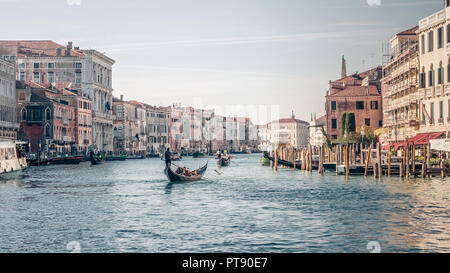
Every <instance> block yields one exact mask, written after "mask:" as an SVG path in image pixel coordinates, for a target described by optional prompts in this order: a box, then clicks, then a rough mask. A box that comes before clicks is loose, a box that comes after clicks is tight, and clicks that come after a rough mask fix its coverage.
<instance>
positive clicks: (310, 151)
mask: <svg viewBox="0 0 450 273" xmlns="http://www.w3.org/2000/svg"><path fill="white" fill-rule="evenodd" d="M308 172H312V147H311V144H310V145H309V146H308Z"/></svg>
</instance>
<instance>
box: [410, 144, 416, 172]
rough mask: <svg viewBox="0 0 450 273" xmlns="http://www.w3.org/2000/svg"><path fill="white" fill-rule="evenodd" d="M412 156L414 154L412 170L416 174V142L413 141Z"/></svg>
mask: <svg viewBox="0 0 450 273" xmlns="http://www.w3.org/2000/svg"><path fill="white" fill-rule="evenodd" d="M411 148H412V151H411V156H412V172H413V174H414V175H415V173H416V144H415V143H414V142H413V143H411Z"/></svg>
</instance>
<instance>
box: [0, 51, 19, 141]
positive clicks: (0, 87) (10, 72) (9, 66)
mask: <svg viewBox="0 0 450 273" xmlns="http://www.w3.org/2000/svg"><path fill="white" fill-rule="evenodd" d="M16 107H17V95H16V80H15V67H14V60H12V61H10V60H9V58H8V60H5V59H4V57H2V56H0V139H13V140H14V139H17V131H18V130H19V123H18V122H17V115H16V112H17V110H16Z"/></svg>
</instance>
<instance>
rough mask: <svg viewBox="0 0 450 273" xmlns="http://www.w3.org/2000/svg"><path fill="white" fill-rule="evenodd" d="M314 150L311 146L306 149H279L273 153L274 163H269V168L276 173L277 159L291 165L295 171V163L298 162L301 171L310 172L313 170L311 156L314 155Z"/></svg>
mask: <svg viewBox="0 0 450 273" xmlns="http://www.w3.org/2000/svg"><path fill="white" fill-rule="evenodd" d="M314 150H315V149H313V148H312V146H308V148H304V149H297V148H293V147H279V148H277V149H275V150H274V151H273V158H274V162H271V167H272V168H273V169H274V170H275V171H278V167H279V162H278V158H279V159H280V160H283V161H288V162H291V163H292V164H293V168H294V169H297V167H298V166H297V163H298V161H299V160H300V161H301V164H300V169H301V170H303V171H309V172H311V171H312V169H313V160H312V156H313V154H314V152H315V151H314Z"/></svg>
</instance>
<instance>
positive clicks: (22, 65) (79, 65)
mask: <svg viewBox="0 0 450 273" xmlns="http://www.w3.org/2000/svg"><path fill="white" fill-rule="evenodd" d="M73 65H74V68H75V69H81V68H83V65H82V63H74V64H73ZM19 68H25V63H20V64H19ZM33 68H34V69H40V68H44V65H41V63H33ZM47 68H49V69H52V68H55V63H47Z"/></svg>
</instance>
